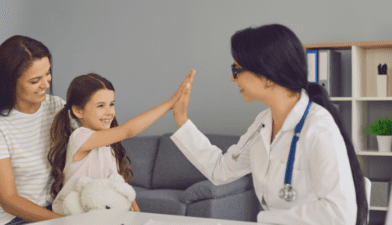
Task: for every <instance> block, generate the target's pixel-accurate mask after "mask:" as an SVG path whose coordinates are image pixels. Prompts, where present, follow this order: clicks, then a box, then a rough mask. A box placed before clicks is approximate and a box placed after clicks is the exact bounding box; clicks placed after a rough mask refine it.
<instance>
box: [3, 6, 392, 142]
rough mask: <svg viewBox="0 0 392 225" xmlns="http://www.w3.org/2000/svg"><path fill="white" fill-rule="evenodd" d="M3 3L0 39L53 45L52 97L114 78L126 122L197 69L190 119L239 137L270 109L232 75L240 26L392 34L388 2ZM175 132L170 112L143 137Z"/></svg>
mask: <svg viewBox="0 0 392 225" xmlns="http://www.w3.org/2000/svg"><path fill="white" fill-rule="evenodd" d="M2 10H3V11H2V17H3V21H2V22H3V23H2V25H3V32H4V33H2V35H1V41H4V40H6V39H7V38H9V37H11V36H13V35H15V34H21V35H26V36H30V37H32V38H35V39H37V40H39V41H42V42H43V43H44V44H45V45H47V46H48V47H49V49H50V51H51V53H52V55H53V59H54V63H53V68H54V74H53V87H54V93H55V95H58V96H60V97H62V98H63V99H65V97H66V91H67V88H68V85H69V84H70V82H71V80H72V79H73V78H74V77H76V76H78V75H81V74H86V73H88V72H96V73H98V74H100V75H102V76H104V77H106V78H107V79H109V80H110V81H111V82H112V83H113V85H114V87H115V89H116V115H117V118H118V121H119V123H120V124H122V123H124V122H125V121H126V120H128V119H130V118H132V117H134V116H137V115H139V114H141V113H143V112H145V111H147V110H149V109H151V108H153V107H154V106H156V105H158V104H160V103H162V102H164V101H166V100H167V99H169V98H170V96H171V95H172V94H173V93H174V91H175V90H176V89H177V88H178V86H179V85H180V83H181V82H182V80H183V78H184V77H185V76H186V75H187V74H188V72H189V70H190V69H191V68H194V69H196V71H197V72H196V75H195V78H194V83H193V88H192V94H191V100H190V103H189V108H188V117H189V118H190V119H191V120H192V121H193V122H194V123H195V124H196V125H197V127H198V128H199V130H201V131H202V132H204V133H219V134H235V135H241V134H243V133H245V132H246V130H247V128H248V127H249V125H250V124H251V123H252V122H253V121H254V119H255V117H256V115H257V114H258V113H259V112H260V111H262V110H264V109H266V105H264V104H263V103H261V102H255V103H247V102H243V101H242V97H241V94H240V93H239V88H238V86H237V85H236V83H233V82H231V81H230V76H231V70H230V65H231V64H232V57H231V54H230V37H231V35H233V34H234V33H235V32H236V31H237V30H240V29H243V28H246V27H249V26H252V27H254V26H260V25H263V24H269V23H280V24H283V25H285V26H287V27H289V28H290V29H292V30H293V31H294V32H295V33H296V34H297V35H298V37H299V39H300V40H301V41H302V43H321V42H351V41H381V40H392V30H391V28H392V1H389V0H385V1H372V2H370V1H368V0H356V1H349V0H347V1H336V0H324V1H314V0H300V1H299V0H297V1H292V0H287V1H267V0H266V1H262V0H252V1H251V0H248V1H245V0H243V1H239V0H235V1H234V0H197V1H187V0H177V1H175V0H166V1H157V0H154V1H129V0H115V1H103V0H94V1H93V0H83V1H59V0H57V1H53V0H30V1H21V0H15V1H4V2H3V9H2ZM8 17H9V18H8ZM4 19H7V21H5V20H4ZM5 22H6V23H5ZM176 130H177V126H176V124H175V122H174V119H173V115H172V112H171V111H170V112H169V113H167V114H166V115H165V116H163V117H162V118H161V119H160V120H159V121H158V122H156V123H154V124H153V125H152V126H150V127H149V128H147V129H146V130H145V131H143V132H141V133H140V134H139V136H145V135H160V134H163V133H167V132H175V131H176Z"/></svg>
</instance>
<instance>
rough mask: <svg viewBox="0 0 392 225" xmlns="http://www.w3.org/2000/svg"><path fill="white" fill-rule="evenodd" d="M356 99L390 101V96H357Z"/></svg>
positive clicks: (391, 98) (391, 99)
mask: <svg viewBox="0 0 392 225" xmlns="http://www.w3.org/2000/svg"><path fill="white" fill-rule="evenodd" d="M354 100H357V101H392V97H358V98H354Z"/></svg>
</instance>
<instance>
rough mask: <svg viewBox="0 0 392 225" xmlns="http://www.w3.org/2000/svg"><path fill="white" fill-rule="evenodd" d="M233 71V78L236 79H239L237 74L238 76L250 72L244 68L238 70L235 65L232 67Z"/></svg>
mask: <svg viewBox="0 0 392 225" xmlns="http://www.w3.org/2000/svg"><path fill="white" fill-rule="evenodd" d="M231 71H233V77H234V79H237V74H238V73H241V72H244V71H249V70H247V69H244V68H241V69H237V68H235V66H234V64H233V65H231Z"/></svg>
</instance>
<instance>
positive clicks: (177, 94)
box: [169, 69, 196, 110]
mask: <svg viewBox="0 0 392 225" xmlns="http://www.w3.org/2000/svg"><path fill="white" fill-rule="evenodd" d="M195 72H196V71H195V70H194V69H191V71H190V72H189V74H188V75H187V76H186V77H185V79H184V81H183V82H182V84H181V85H180V87H179V88H178V89H177V91H176V92H174V94H173V96H172V97H171V98H170V99H169V103H170V110H171V109H173V106H174V104H175V103H176V102H177V100H178V99H179V98H180V96H181V94H182V93H184V90H186V89H187V88H190V85H192V81H193V76H194V75H195Z"/></svg>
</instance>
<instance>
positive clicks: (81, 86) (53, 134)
mask: <svg viewBox="0 0 392 225" xmlns="http://www.w3.org/2000/svg"><path fill="white" fill-rule="evenodd" d="M102 89H107V90H112V91H114V87H113V85H112V83H110V81H108V80H106V79H105V78H103V77H101V76H99V75H98V74H94V73H89V74H87V75H81V76H78V77H75V78H74V79H73V80H72V82H71V84H70V85H69V88H68V91H67V102H66V104H67V105H68V106H69V107H72V106H75V107H77V108H79V109H84V107H85V105H86V104H87V103H88V102H89V101H90V99H91V97H92V95H93V94H94V93H96V92H97V91H99V90H102ZM70 115H71V116H72V117H73V118H75V119H76V120H77V117H76V116H75V114H74V113H73V111H72V110H70ZM117 126H118V123H117V119H116V117H114V119H113V121H112V123H111V125H110V127H111V128H112V127H117ZM72 131H73V129H72V127H71V123H70V118H69V114H68V108H67V107H64V108H63V109H61V110H60V111H59V112H58V114H57V115H56V116H55V118H54V120H53V123H52V127H51V129H50V138H51V143H50V150H49V154H48V161H49V163H50V165H51V166H52V171H51V176H52V178H53V179H54V183H53V184H52V187H51V191H50V193H51V195H52V197H53V198H56V196H57V194H58V193H59V192H60V190H61V188H62V187H63V182H64V173H63V170H64V167H65V159H66V152H67V145H68V141H69V137H70V136H71V133H72ZM110 146H111V147H112V149H113V151H114V157H115V158H116V162H117V165H118V173H119V174H120V175H122V176H123V177H124V179H125V180H126V181H128V179H129V172H131V174H132V179H133V172H132V170H131V168H130V164H131V160H130V159H129V157H128V156H127V154H126V152H125V149H124V147H123V145H122V143H121V141H120V142H117V143H113V144H111V145H110ZM112 153H113V152H112ZM127 160H128V161H129V165H128V164H127ZM132 179H131V181H130V182H132Z"/></svg>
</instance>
